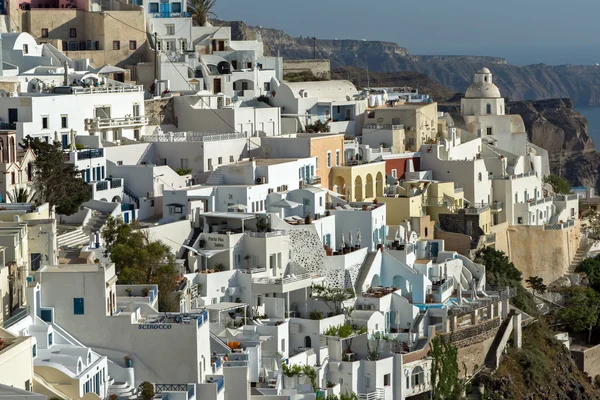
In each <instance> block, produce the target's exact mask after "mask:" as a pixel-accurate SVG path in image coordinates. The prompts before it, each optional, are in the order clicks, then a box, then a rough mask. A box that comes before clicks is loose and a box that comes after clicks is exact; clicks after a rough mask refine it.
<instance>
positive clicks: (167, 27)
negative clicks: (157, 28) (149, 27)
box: [165, 25, 175, 36]
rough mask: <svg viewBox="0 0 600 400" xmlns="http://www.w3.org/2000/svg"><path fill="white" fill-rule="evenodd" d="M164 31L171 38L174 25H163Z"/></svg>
mask: <svg viewBox="0 0 600 400" xmlns="http://www.w3.org/2000/svg"><path fill="white" fill-rule="evenodd" d="M165 30H166V31H167V35H169V36H173V35H174V34H175V25H165Z"/></svg>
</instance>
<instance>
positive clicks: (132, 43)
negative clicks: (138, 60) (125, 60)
mask: <svg viewBox="0 0 600 400" xmlns="http://www.w3.org/2000/svg"><path fill="white" fill-rule="evenodd" d="M135 49H137V42H136V41H135V40H130V41H129V50H135Z"/></svg>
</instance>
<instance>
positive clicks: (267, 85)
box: [265, 82, 271, 92]
mask: <svg viewBox="0 0 600 400" xmlns="http://www.w3.org/2000/svg"><path fill="white" fill-rule="evenodd" d="M270 91H271V82H265V92H270Z"/></svg>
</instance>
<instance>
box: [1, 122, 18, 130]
mask: <svg viewBox="0 0 600 400" xmlns="http://www.w3.org/2000/svg"><path fill="white" fill-rule="evenodd" d="M0 129H4V130H10V129H17V123H16V122H13V123H8V122H0Z"/></svg>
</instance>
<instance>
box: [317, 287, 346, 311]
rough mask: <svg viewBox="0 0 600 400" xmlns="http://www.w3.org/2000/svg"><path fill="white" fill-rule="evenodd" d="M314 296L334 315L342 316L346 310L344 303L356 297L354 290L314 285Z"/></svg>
mask: <svg viewBox="0 0 600 400" xmlns="http://www.w3.org/2000/svg"><path fill="white" fill-rule="evenodd" d="M312 296H313V297H316V298H318V299H319V300H321V301H323V302H324V303H325V305H326V306H327V307H328V308H329V309H330V310H331V314H332V315H340V314H341V313H342V311H343V309H344V304H343V303H344V301H346V300H350V299H351V298H353V297H354V296H355V295H354V290H352V289H344V288H336V287H329V286H323V285H313V287H312Z"/></svg>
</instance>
